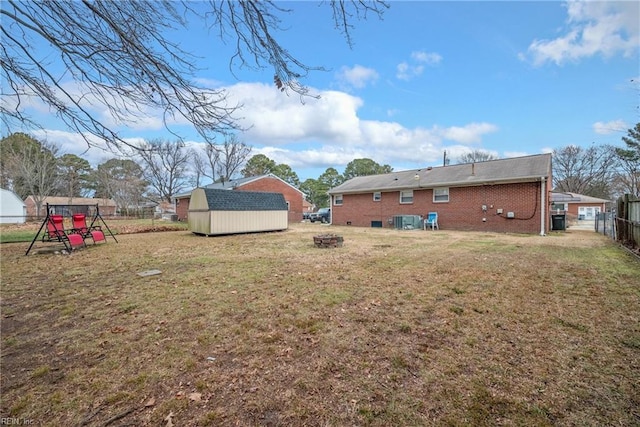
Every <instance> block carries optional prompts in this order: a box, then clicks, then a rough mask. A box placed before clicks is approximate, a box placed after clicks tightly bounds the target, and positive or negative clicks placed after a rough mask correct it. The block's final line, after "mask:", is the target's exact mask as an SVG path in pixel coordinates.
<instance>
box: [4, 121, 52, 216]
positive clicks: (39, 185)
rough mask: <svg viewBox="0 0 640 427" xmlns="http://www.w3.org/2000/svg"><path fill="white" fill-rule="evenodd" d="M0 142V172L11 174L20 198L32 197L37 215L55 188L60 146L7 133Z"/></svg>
mask: <svg viewBox="0 0 640 427" xmlns="http://www.w3.org/2000/svg"><path fill="white" fill-rule="evenodd" d="M1 144H2V145H1V147H0V148H1V150H0V151H2V168H3V175H4V176H7V177H10V178H9V179H10V182H11V186H12V189H13V191H14V192H16V194H18V195H19V196H20V197H21V198H23V199H24V198H26V197H27V196H33V198H34V201H35V204H36V215H38V216H40V215H41V214H42V213H43V212H42V210H41V208H42V204H43V202H44V199H45V197H48V196H51V195H52V194H53V193H54V191H55V190H56V188H57V187H58V160H57V154H58V151H59V147H58V146H57V145H56V144H54V143H50V142H47V141H37V140H35V139H33V138H31V137H30V136H28V135H25V134H13V135H10V136H8V137H6V138H3V139H2V141H1Z"/></svg>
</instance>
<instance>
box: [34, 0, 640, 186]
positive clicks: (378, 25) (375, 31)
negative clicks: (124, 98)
mask: <svg viewBox="0 0 640 427" xmlns="http://www.w3.org/2000/svg"><path fill="white" fill-rule="evenodd" d="M281 5H282V6H283V7H288V8H290V9H292V10H293V12H291V14H289V15H286V16H283V23H284V26H285V27H286V28H287V31H285V32H282V33H280V34H279V37H280V39H279V41H280V42H281V44H282V45H284V46H285V47H286V48H287V49H288V50H289V51H290V52H292V53H293V54H294V56H296V57H297V58H298V59H300V60H302V61H303V62H305V63H306V64H307V65H311V66H315V65H317V66H322V67H324V68H325V69H326V70H327V71H315V72H312V73H311V74H310V75H309V76H307V77H306V78H305V79H304V80H303V81H302V83H304V84H305V85H307V86H309V87H310V88H311V90H312V92H313V93H315V94H318V95H319V96H320V98H319V99H307V100H306V101H305V102H304V103H301V102H300V98H299V97H298V96H297V95H295V94H290V95H289V96H287V94H284V93H282V92H280V91H278V90H277V88H276V87H275V86H274V84H273V71H272V70H269V69H267V70H264V71H255V70H248V69H241V70H236V73H235V74H236V75H235V76H233V75H232V74H231V73H230V71H229V58H230V54H231V50H230V47H228V46H224V45H221V44H220V42H219V40H218V39H216V38H213V37H211V36H210V37H209V38H208V40H209V41H207V42H206V43H205V42H203V40H205V37H206V31H205V30H204V29H203V28H202V26H201V24H197V25H194V26H193V27H192V30H191V31H189V32H184V33H181V34H180V35H179V37H180V43H181V47H182V48H183V49H185V50H187V51H191V52H193V53H194V54H196V55H199V56H202V57H203V61H202V63H201V64H199V66H200V67H201V68H205V69H203V70H201V72H200V74H199V75H198V76H197V78H198V79H201V81H206V82H209V83H210V84H213V85H215V86H216V87H218V88H225V89H226V90H227V91H228V93H229V98H230V99H231V100H237V101H239V102H241V103H242V104H243V105H244V108H243V110H242V111H241V112H240V114H239V116H241V117H242V120H241V121H240V123H241V124H242V125H243V126H244V127H246V128H250V129H249V130H248V131H246V132H244V133H243V134H241V135H240V139H241V140H242V141H244V142H245V143H247V144H249V145H251V146H253V154H259V153H262V154H265V155H267V156H268V157H269V158H271V159H273V160H274V161H276V162H277V163H286V164H288V165H289V166H291V167H292V169H293V170H294V171H295V172H296V173H297V174H298V176H299V177H300V178H301V180H304V179H306V178H317V177H318V176H319V175H320V174H321V173H322V172H324V171H325V170H326V168H328V167H335V168H336V169H337V170H338V171H339V172H342V171H343V170H344V167H345V166H346V165H347V163H349V162H350V161H351V160H353V159H355V158H365V157H366V158H371V159H373V160H375V161H376V162H378V163H380V164H389V165H391V166H392V167H393V168H394V169H395V170H403V169H411V168H419V167H424V166H429V165H431V166H438V165H441V164H442V157H443V152H444V151H445V150H446V151H447V153H448V156H449V157H450V158H451V159H452V162H454V163H455V159H456V158H457V157H458V156H460V155H462V154H464V153H466V152H468V151H470V150H474V149H482V150H487V151H489V152H491V153H493V154H495V155H497V156H499V157H513V156H520V155H529V154H539V153H543V152H548V151H550V150H552V149H553V148H559V147H563V146H566V145H569V144H575V145H581V146H585V147H586V146H589V145H590V144H592V143H596V144H605V143H607V144H616V145H621V144H622V143H621V137H622V136H623V135H625V134H626V131H627V129H628V128H630V127H633V126H634V125H635V123H636V122H638V121H640V110H639V104H640V101H639V96H640V84H639V82H640V60H639V45H640V38H639V37H640V36H639V33H640V30H639V27H640V6H639V3H638V2H569V3H565V2H552V1H537V2H481V1H478V2H458V1H448V2H418V1H410V2H409V1H407V2H395V1H392V2H390V6H391V7H390V8H389V9H388V10H387V11H386V12H385V14H384V15H383V18H382V19H378V17H376V16H370V17H369V18H368V19H367V20H361V21H354V26H355V28H353V29H352V34H351V35H352V38H353V41H354V46H353V48H349V46H348V44H347V43H346V41H345V39H344V37H343V36H342V35H341V34H340V33H339V32H338V31H337V30H335V29H334V28H333V22H332V20H331V15H330V9H329V8H328V7H327V6H326V5H325V6H319V5H318V3H317V2H315V1H312V2H291V3H282V4H281ZM35 107H37V106H35ZM35 107H34V108H35ZM34 111H35V110H34ZM99 113H100V112H99ZM148 114H149V117H148V119H147V120H143V121H141V122H138V123H136V124H131V125H129V126H122V127H120V130H121V132H122V135H123V136H125V137H126V138H130V139H131V140H132V141H135V140H137V139H145V138H154V137H165V138H172V137H171V135H170V134H169V133H168V132H167V131H165V130H164V129H163V128H162V127H161V126H160V125H159V120H158V117H157V116H154V114H153V112H148ZM49 116H50V115H49ZM50 117H51V116H50ZM177 125H178V128H179V130H180V132H181V134H183V135H184V136H185V137H186V139H187V140H188V141H190V142H189V143H190V145H193V146H198V143H199V141H198V137H197V134H195V132H193V131H192V130H191V129H190V128H189V127H188V126H186V125H181V124H177ZM45 128H46V129H47V132H46V134H44V133H38V132H33V133H34V134H36V135H37V136H39V137H41V138H45V137H46V138H48V139H50V140H52V141H57V142H58V143H60V144H62V145H63V150H64V151H65V152H69V153H74V154H80V153H83V152H84V151H85V150H86V143H84V142H83V141H81V139H80V138H79V137H78V136H77V135H73V134H71V133H69V132H68V131H67V130H66V129H65V128H64V127H63V126H62V125H61V124H60V123H57V122H56V121H55V120H52V119H47V122H46V123H45ZM83 156H84V157H85V158H88V159H89V160H90V161H91V162H92V163H93V164H94V165H95V164H97V163H99V162H101V161H104V160H106V159H107V158H108V157H109V155H108V154H107V153H104V152H102V151H100V150H96V149H92V150H90V151H89V152H86V153H84V154H83Z"/></svg>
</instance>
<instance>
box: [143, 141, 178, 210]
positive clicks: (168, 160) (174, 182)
mask: <svg viewBox="0 0 640 427" xmlns="http://www.w3.org/2000/svg"><path fill="white" fill-rule="evenodd" d="M139 148H140V150H139V151H138V155H139V157H140V159H141V162H142V170H143V173H144V177H145V179H146V181H147V182H148V184H149V186H150V187H151V188H153V189H154V190H155V191H156V192H157V193H158V194H159V195H160V197H161V198H162V199H163V200H165V201H167V202H171V198H172V197H173V196H175V195H176V194H178V193H180V192H181V191H183V190H185V189H186V186H187V181H188V176H187V173H188V167H189V153H188V151H187V150H186V149H185V146H184V143H183V142H181V141H169V140H162V139H155V140H151V141H145V143H144V144H143V146H142V147H139Z"/></svg>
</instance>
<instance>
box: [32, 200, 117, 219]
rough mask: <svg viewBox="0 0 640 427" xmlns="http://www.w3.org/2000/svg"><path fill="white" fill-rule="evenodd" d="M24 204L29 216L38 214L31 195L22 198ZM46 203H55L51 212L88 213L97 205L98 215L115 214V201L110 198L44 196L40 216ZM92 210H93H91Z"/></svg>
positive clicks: (68, 214) (44, 209) (43, 212)
mask: <svg viewBox="0 0 640 427" xmlns="http://www.w3.org/2000/svg"><path fill="white" fill-rule="evenodd" d="M24 203H25V205H27V215H28V216H29V217H36V216H38V212H37V209H36V201H35V199H34V197H33V196H27V198H26V199H24ZM47 203H48V204H50V205H55V208H53V211H52V212H51V213H52V214H59V215H65V216H70V215H71V214H74V213H89V211H91V209H92V207H94V206H96V205H98V208H99V209H100V215H102V216H114V215H115V214H116V207H117V206H116V202H114V201H113V200H112V199H92V198H89V197H45V198H44V200H43V201H42V207H41V210H40V214H39V216H40V217H45V216H46V215H47V212H46V206H47ZM91 212H93V211H91Z"/></svg>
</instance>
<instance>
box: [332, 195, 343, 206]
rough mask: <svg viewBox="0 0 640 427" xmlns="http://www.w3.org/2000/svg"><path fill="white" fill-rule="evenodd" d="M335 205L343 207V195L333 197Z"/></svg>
mask: <svg viewBox="0 0 640 427" xmlns="http://www.w3.org/2000/svg"><path fill="white" fill-rule="evenodd" d="M333 204H334V205H336V206H341V205H342V194H336V195H335V196H333Z"/></svg>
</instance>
